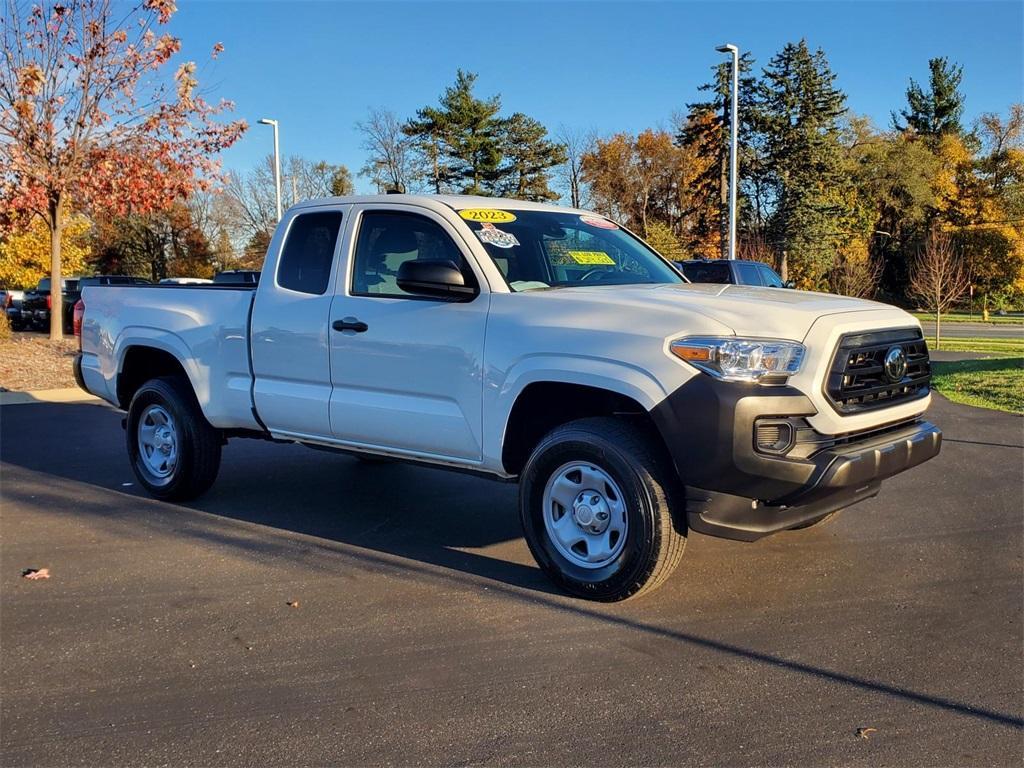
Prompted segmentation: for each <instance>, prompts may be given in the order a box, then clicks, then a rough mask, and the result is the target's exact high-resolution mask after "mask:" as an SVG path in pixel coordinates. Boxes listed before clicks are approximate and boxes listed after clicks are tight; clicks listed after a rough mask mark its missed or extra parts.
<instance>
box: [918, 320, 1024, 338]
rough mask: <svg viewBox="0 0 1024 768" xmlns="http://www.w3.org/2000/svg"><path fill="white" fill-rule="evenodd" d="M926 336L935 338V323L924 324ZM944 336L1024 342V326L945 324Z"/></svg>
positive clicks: (943, 327)
mask: <svg viewBox="0 0 1024 768" xmlns="http://www.w3.org/2000/svg"><path fill="white" fill-rule="evenodd" d="M921 327H922V328H923V329H924V333H925V336H926V337H928V338H934V337H935V323H933V322H922V323H921ZM942 336H943V337H948V338H951V339H973V338H984V339H1017V340H1018V341H1022V342H1024V325H1011V324H1008V323H1002V324H998V323H943V324H942Z"/></svg>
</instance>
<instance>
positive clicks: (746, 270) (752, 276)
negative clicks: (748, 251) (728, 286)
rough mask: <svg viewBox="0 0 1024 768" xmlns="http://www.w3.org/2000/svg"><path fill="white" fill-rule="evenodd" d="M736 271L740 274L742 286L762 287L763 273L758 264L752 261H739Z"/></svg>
mask: <svg viewBox="0 0 1024 768" xmlns="http://www.w3.org/2000/svg"><path fill="white" fill-rule="evenodd" d="M736 271H737V272H738V273H739V280H737V281H736V282H738V283H739V284H740V285H761V273H760V271H759V270H758V269H757V264H755V263H754V262H752V261H737V262H736Z"/></svg>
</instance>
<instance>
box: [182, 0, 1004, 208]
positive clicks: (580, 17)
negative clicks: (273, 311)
mask: <svg viewBox="0 0 1024 768" xmlns="http://www.w3.org/2000/svg"><path fill="white" fill-rule="evenodd" d="M178 9H179V10H178V14H177V15H176V16H175V18H174V20H173V21H172V31H173V32H174V33H175V34H177V35H179V36H180V37H181V38H182V42H183V56H187V57H189V58H195V59H197V60H198V61H203V60H204V59H205V58H206V57H207V56H208V52H209V50H210V48H211V47H212V46H213V44H214V43H215V42H218V41H221V42H223V43H224V45H225V48H226V50H225V52H224V53H223V54H221V56H220V58H219V59H218V60H217V61H216V62H211V63H210V64H207V65H204V66H202V67H201V69H200V77H201V82H202V84H203V86H204V87H205V88H206V89H208V91H209V95H210V96H212V97H216V98H219V97H222V96H223V97H226V98H230V99H233V100H234V101H235V103H236V106H237V114H238V115H239V116H241V117H244V118H246V119H247V120H249V122H250V123H251V124H253V127H252V128H251V129H250V131H249V132H248V133H247V134H246V135H245V136H244V137H243V138H242V139H241V141H239V142H238V144H237V145H236V146H235V147H233V148H232V149H230V150H229V151H228V152H226V153H225V154H224V156H223V160H224V164H225V166H226V167H228V168H235V169H240V170H242V169H246V168H248V167H250V166H252V165H253V164H255V163H256V162H257V161H258V159H259V157H260V156H261V155H264V154H266V153H267V152H269V151H270V148H271V135H270V129H269V128H267V127H265V126H259V125H255V122H256V120H257V119H258V118H260V117H264V116H265V117H274V118H277V119H278V120H280V123H281V145H282V146H281V151H282V153H284V154H292V153H295V154H301V155H304V156H306V157H309V158H311V159H314V160H327V161H329V162H333V163H344V164H345V165H347V166H348V167H349V168H350V169H351V170H352V171H353V173H355V172H356V171H358V169H359V168H360V167H361V165H362V164H363V160H364V152H363V150H362V149H361V147H360V143H361V137H360V136H359V134H358V133H357V131H356V130H355V126H354V123H355V122H356V121H357V120H359V119H361V118H362V117H363V116H365V114H366V112H367V110H368V108H369V107H371V106H382V107H387V108H389V109H391V110H393V111H394V112H396V113H397V114H398V115H399V116H401V117H406V116H410V115H412V113H413V112H414V111H415V110H416V109H417V108H418V107H421V106H424V105H426V104H428V103H434V102H436V100H437V97H438V96H439V95H440V93H441V91H442V90H443V89H444V88H445V87H446V86H447V85H449V84H450V83H451V82H452V81H453V80H454V77H455V70H456V69H457V68H459V67H461V68H463V69H467V70H469V71H472V72H477V73H478V74H479V76H480V77H479V80H478V94H480V95H482V96H489V95H492V94H495V93H500V94H501V98H502V103H503V106H504V110H505V112H507V113H509V112H512V111H521V112H525V113H527V114H529V115H531V116H533V117H535V118H537V119H538V120H540V121H541V122H543V123H544V124H545V125H547V126H548V127H549V129H552V130H553V129H555V128H556V127H557V126H558V125H560V124H565V125H569V126H573V127H578V128H585V129H594V130H596V131H597V132H598V133H601V134H608V133H612V132H615V131H619V130H626V131H638V130H642V129H643V128H646V127H650V126H658V125H659V124H660V125H663V126H666V125H667V124H668V118H669V116H670V115H671V114H672V112H673V111H676V110H680V109H682V108H683V107H684V105H685V104H686V102H688V101H694V100H695V99H696V98H697V96H698V92H697V87H698V86H699V85H700V84H701V83H703V82H705V81H706V80H707V79H708V77H709V74H710V70H709V68H710V67H711V66H712V65H713V64H715V63H716V61H718V60H719V59H720V57H721V55H720V54H717V53H716V52H715V50H714V48H715V46H716V45H718V44H720V43H723V42H733V43H735V44H737V45H739V46H740V48H741V49H743V50H749V51H751V52H752V53H753V54H754V56H755V58H756V60H757V63H758V65H759V66H763V65H764V64H766V63H767V61H768V59H769V58H771V56H772V55H773V54H775V53H776V52H777V51H778V50H779V49H780V48H781V47H782V46H783V45H784V44H785V43H786V42H787V41H793V40H798V39H800V38H801V37H806V38H807V40H808V42H809V43H810V44H811V45H812V46H814V47H818V46H820V47H822V48H823V49H824V50H825V52H826V54H827V55H828V58H829V61H830V62H831V65H832V68H833V70H834V71H835V72H836V73H837V75H838V85H839V87H841V88H842V89H843V90H844V91H845V92H846V94H847V96H848V104H849V106H850V108H851V109H853V110H854V111H856V112H858V113H864V114H867V115H870V116H871V117H872V118H873V119H874V120H875V121H876V123H878V124H880V125H883V126H887V125H888V121H889V113H890V111H891V110H893V109H896V108H898V107H900V106H902V105H903V103H904V92H905V90H906V87H907V82H908V78H910V77H914V78H916V79H918V80H919V81H922V80H926V78H927V73H928V66H927V62H928V59H929V58H930V57H933V56H948V57H949V58H951V59H953V60H954V61H956V62H958V63H960V64H962V65H963V67H964V82H963V91H964V92H965V94H966V97H967V105H966V106H967V119H968V121H970V120H973V118H974V117H976V116H977V115H978V114H980V113H982V112H988V111H998V112H1003V113H1005V112H1006V110H1007V108H1008V106H1009V105H1010V104H1011V103H1012V102H1014V101H1021V100H1022V99H1024V95H1022V92H1024V53H1022V45H1024V44H1022V40H1024V3H1021V2H1019V0H1017V1H1015V2H988V1H986V0H975V1H974V2H941V1H939V2H936V1H935V0H932V1H930V2H929V1H927V0H920V1H915V0H906V1H905V2H877V1H873V0H861V1H860V2H826V1H825V0H818V1H817V2H810V1H805V2H787V3H782V2H717V3H711V2H631V3H630V2H595V1H593V0H591V1H590V2H587V1H578V2H534V3H527V2H497V1H492V2H486V1H485V0H477V2H473V3H458V2H427V1H426V0H424V1H423V2H411V3H410V2H407V3H399V2H389V1H387V0H379V1H378V2H361V3H360V2H339V1H336V2H327V1H321V2H297V1H294V0H291V1H289V0H277V1H276V2H253V0H244V1H242V0H239V1H237V2H236V1H232V0H178ZM356 186H357V190H358V191H371V190H370V187H369V184H368V183H367V181H366V180H365V179H357V180H356Z"/></svg>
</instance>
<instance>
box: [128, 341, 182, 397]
mask: <svg viewBox="0 0 1024 768" xmlns="http://www.w3.org/2000/svg"><path fill="white" fill-rule="evenodd" d="M157 378H180V379H182V380H183V381H184V382H185V383H186V384H187V386H188V387H189V388H190V389H192V391H193V393H195V387H194V385H193V383H192V379H191V377H190V376H189V375H188V372H187V371H186V370H185V366H184V365H183V364H182V363H181V361H180V360H179V359H178V358H177V357H176V356H175V355H174V354H173V353H171V352H168V351H167V350H166V349H161V348H160V347H154V346H149V345H145V344H135V345H132V346H130V347H128V348H126V349H125V350H124V353H123V354H122V356H121V366H120V370H119V371H118V374H117V402H118V405H119V406H120V407H121V408H122V409H124V410H127V409H128V406H129V405H130V404H131V401H132V397H134V396H135V393H136V392H138V391H139V388H140V387H142V385H144V384H145V383H146V382H147V381H150V380H151V379H157Z"/></svg>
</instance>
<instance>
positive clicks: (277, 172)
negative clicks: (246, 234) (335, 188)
mask: <svg viewBox="0 0 1024 768" xmlns="http://www.w3.org/2000/svg"><path fill="white" fill-rule="evenodd" d="M259 122H260V125H269V126H272V127H273V129H274V191H275V193H276V195H277V220H278V221H280V220H281V155H280V154H279V152H278V144H277V120H270V119H269V118H266V117H264V118H262V119H261V120H260V121H259Z"/></svg>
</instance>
